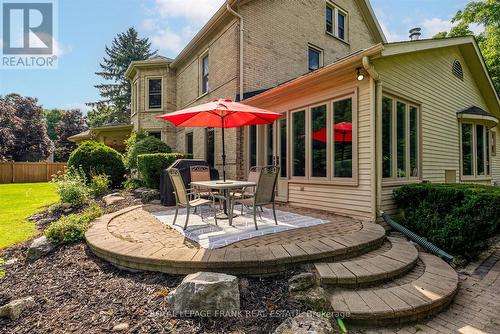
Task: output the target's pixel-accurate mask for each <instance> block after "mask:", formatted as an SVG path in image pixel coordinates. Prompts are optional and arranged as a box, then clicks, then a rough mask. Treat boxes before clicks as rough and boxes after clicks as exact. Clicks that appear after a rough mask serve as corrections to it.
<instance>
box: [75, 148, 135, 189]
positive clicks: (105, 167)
mask: <svg viewBox="0 0 500 334" xmlns="http://www.w3.org/2000/svg"><path fill="white" fill-rule="evenodd" d="M68 167H73V168H76V169H79V168H81V169H82V170H83V171H84V172H85V175H86V177H87V180H91V179H92V176H93V175H99V174H105V175H107V176H109V180H110V182H111V184H112V185H113V186H115V187H119V186H120V185H121V183H122V182H123V179H124V175H125V173H126V169H125V163H124V161H123V156H122V155H121V154H120V153H119V152H118V151H116V150H115V149H113V148H111V147H109V146H106V145H104V144H102V143H98V142H96V141H86V142H84V143H83V144H81V145H79V146H78V147H77V148H76V149H75V150H74V151H73V152H72V153H71V155H70V156H69V160H68Z"/></svg>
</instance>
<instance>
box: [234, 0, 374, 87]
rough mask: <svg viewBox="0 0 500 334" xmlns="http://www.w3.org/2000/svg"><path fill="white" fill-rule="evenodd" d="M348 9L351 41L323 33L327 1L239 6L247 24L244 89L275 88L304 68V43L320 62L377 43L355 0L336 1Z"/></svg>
mask: <svg viewBox="0 0 500 334" xmlns="http://www.w3.org/2000/svg"><path fill="white" fill-rule="evenodd" d="M332 3H333V4H335V5H337V6H338V7H340V8H342V9H343V10H345V11H347V12H348V17H349V18H348V21H349V29H348V34H349V39H348V41H349V43H345V42H343V41H341V40H339V39H337V38H335V37H333V36H331V35H329V34H327V33H326V24H325V6H326V1H325V0H287V1H282V0H254V1H251V2H249V3H247V4H245V5H242V6H241V7H240V8H239V11H240V12H241V15H243V17H244V24H245V51H244V57H245V69H244V79H245V91H246V92H251V91H255V90H259V89H264V88H270V87H274V86H276V85H278V84H280V83H283V82H285V81H288V80H290V79H293V78H296V77H298V76H300V75H302V74H305V73H307V71H308V45H309V44H312V45H314V46H316V47H318V48H321V49H323V50H324V51H323V55H324V64H325V65H327V64H330V63H332V62H334V61H335V60H336V59H337V58H338V57H343V56H345V55H346V54H347V53H350V52H354V51H357V50H360V49H364V48H367V47H369V46H370V45H373V44H375V41H374V39H373V37H372V36H371V34H370V32H369V30H368V27H367V25H366V23H365V22H364V20H363V17H362V14H361V11H360V9H359V7H358V5H357V4H356V1H354V0H335V1H332Z"/></svg>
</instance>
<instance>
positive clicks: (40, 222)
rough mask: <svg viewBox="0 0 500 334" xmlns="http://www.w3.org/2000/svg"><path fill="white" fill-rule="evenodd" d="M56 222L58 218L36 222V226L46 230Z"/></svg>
mask: <svg viewBox="0 0 500 334" xmlns="http://www.w3.org/2000/svg"><path fill="white" fill-rule="evenodd" d="M56 220H57V218H56V217H48V218H42V219H39V220H37V221H36V226H38V227H39V228H44V227H46V226H48V225H49V224H51V223H52V222H54V221H56Z"/></svg>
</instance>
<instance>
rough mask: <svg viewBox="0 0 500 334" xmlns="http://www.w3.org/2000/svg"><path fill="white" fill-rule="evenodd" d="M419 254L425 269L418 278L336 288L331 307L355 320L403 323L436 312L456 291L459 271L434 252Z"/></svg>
mask: <svg viewBox="0 0 500 334" xmlns="http://www.w3.org/2000/svg"><path fill="white" fill-rule="evenodd" d="M419 257H420V259H421V260H422V262H423V263H424V265H425V271H424V273H423V275H422V276H420V277H419V278H418V279H416V280H414V281H412V282H409V283H406V284H403V285H400V286H392V287H387V288H370V289H358V290H337V291H335V292H333V293H332V294H331V296H330V302H331V304H332V307H333V309H334V310H335V311H336V312H342V313H345V314H348V316H347V318H346V320H347V321H348V322H352V323H357V324H387V323H404V322H408V321H416V320H419V319H422V318H425V317H428V316H430V315H434V314H436V313H438V312H439V311H440V310H442V309H443V308H444V307H446V306H447V305H448V304H449V303H450V302H451V301H452V299H453V297H454V295H455V293H456V292H457V289H458V275H457V273H456V272H455V271H454V270H453V269H452V268H451V267H450V266H449V265H448V264H447V263H446V262H444V261H443V260H441V259H440V258H438V257H436V256H434V255H430V254H426V253H420V254H419Z"/></svg>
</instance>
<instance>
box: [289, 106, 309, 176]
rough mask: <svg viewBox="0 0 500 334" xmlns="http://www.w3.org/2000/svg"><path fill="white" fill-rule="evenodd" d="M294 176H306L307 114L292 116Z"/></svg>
mask: <svg viewBox="0 0 500 334" xmlns="http://www.w3.org/2000/svg"><path fill="white" fill-rule="evenodd" d="M292 124H293V133H292V152H293V168H292V170H293V171H292V175H293V176H306V126H305V125H306V112H305V111H299V112H295V113H293V114H292Z"/></svg>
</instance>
